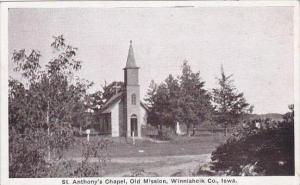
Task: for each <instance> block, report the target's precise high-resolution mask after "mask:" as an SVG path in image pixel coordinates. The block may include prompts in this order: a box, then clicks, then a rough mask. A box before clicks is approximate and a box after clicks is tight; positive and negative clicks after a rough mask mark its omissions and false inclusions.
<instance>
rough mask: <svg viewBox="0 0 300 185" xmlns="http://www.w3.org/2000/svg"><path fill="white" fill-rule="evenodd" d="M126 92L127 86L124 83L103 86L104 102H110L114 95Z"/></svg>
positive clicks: (115, 82)
mask: <svg viewBox="0 0 300 185" xmlns="http://www.w3.org/2000/svg"><path fill="white" fill-rule="evenodd" d="M124 91H125V85H124V82H117V81H114V82H111V83H110V84H108V85H106V83H105V85H104V86H103V93H102V94H103V99H104V101H107V100H109V99H110V98H111V97H113V95H115V94H117V93H119V92H124Z"/></svg>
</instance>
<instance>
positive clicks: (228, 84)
mask: <svg viewBox="0 0 300 185" xmlns="http://www.w3.org/2000/svg"><path fill="white" fill-rule="evenodd" d="M231 78H232V75H229V76H226V75H225V72H224V69H223V66H221V77H220V78H218V79H217V81H218V85H219V87H218V88H215V89H213V102H214V103H215V105H216V111H217V113H216V122H217V123H219V124H221V125H223V127H224V129H225V131H224V134H225V135H226V134H227V127H228V126H232V125H236V124H237V123H238V121H239V119H240V118H241V116H242V115H243V114H245V113H246V112H249V110H250V111H253V106H250V107H249V104H248V103H247V102H246V99H245V98H244V94H243V93H238V92H237V89H236V88H235V86H234V85H233V80H232V79H231ZM249 108H250V109H249Z"/></svg>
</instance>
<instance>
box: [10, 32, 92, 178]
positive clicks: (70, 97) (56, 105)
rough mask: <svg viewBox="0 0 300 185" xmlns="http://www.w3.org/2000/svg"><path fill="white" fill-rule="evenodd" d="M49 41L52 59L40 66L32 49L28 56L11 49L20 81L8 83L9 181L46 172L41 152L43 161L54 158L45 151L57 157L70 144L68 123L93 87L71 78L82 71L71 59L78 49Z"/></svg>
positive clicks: (56, 40) (60, 38) (60, 41)
mask: <svg viewBox="0 0 300 185" xmlns="http://www.w3.org/2000/svg"><path fill="white" fill-rule="evenodd" d="M53 38H54V41H53V43H52V44H51V47H52V48H53V49H54V51H55V53H56V56H55V57H54V58H53V59H51V60H50V61H49V62H48V63H47V64H46V65H45V66H41V65H40V58H41V54H40V52H39V51H37V50H32V51H31V52H30V54H29V55H28V54H27V52H26V51H25V49H22V50H18V51H16V50H15V51H14V52H13V55H12V62H13V63H14V64H15V65H16V67H15V71H16V72H17V73H19V74H21V76H22V79H21V81H18V80H16V79H13V78H12V77H11V78H10V80H9V129H10V130H9V137H10V141H11V143H10V145H9V146H10V154H9V158H10V160H11V161H12V162H11V163H10V176H11V177H33V176H43V175H44V174H47V172H45V170H47V169H48V168H46V166H45V165H46V164H47V161H45V151H48V159H50V158H51V159H54V156H50V155H49V154H50V152H49V151H51V153H52V154H57V157H58V158H61V157H62V150H63V149H65V148H67V147H69V146H70V145H71V144H72V140H73V137H72V136H73V129H72V127H71V123H72V121H73V120H74V119H75V117H76V116H78V115H81V114H82V113H83V112H84V111H85V110H84V97H85V96H86V90H87V89H88V88H89V87H90V86H91V85H92V83H90V82H88V81H85V80H81V79H77V80H76V79H74V76H75V72H77V71H78V70H79V69H80V68H81V61H80V60H78V59H77V58H76V52H77V48H75V47H72V46H71V45H68V44H66V42H65V39H64V37H63V36H62V35H60V36H57V37H53ZM78 121H84V120H82V119H79V120H78ZM35 136H39V137H35ZM29 142H30V143H29ZM20 145H22V147H20V148H16V147H15V146H20ZM31 145H33V146H31ZM27 155H30V156H35V157H34V159H32V160H37V161H35V162H37V163H38V164H39V165H35V164H36V163H34V161H31V160H29V159H30V158H26V156H27ZM16 158H17V159H18V160H14V159H16ZM28 160H29V161H28ZM23 163H24V164H26V165H25V166H23V165H22V164H23ZM20 165H21V166H23V168H20ZM42 172H43V174H41V173H42Z"/></svg>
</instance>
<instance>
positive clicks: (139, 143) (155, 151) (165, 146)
mask: <svg viewBox="0 0 300 185" xmlns="http://www.w3.org/2000/svg"><path fill="white" fill-rule="evenodd" d="M83 139H86V138H84V137H82V138H77V142H78V143H79V141H80V140H83ZM92 139H99V138H97V137H91V140H92ZM108 139H110V140H111V141H112V143H111V144H110V145H109V147H108V150H109V153H110V156H111V157H112V158H115V157H149V156H180V155H201V154H207V153H211V151H212V150H213V149H215V147H216V146H218V145H219V144H221V143H222V142H224V140H225V139H224V136H223V135H222V134H214V135H211V134H206V135H200V136H194V137H187V136H177V137H174V138H172V140H170V141H168V142H163V143H155V142H152V141H150V140H147V139H138V140H136V141H135V144H133V143H132V139H130V138H127V139H125V138H108ZM81 151H82V146H81V145H79V144H75V145H74V147H73V148H70V149H69V150H68V151H66V152H65V153H64V156H65V158H74V157H81Z"/></svg>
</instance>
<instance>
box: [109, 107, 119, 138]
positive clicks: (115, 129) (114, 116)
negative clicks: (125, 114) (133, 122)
mask: <svg viewBox="0 0 300 185" xmlns="http://www.w3.org/2000/svg"><path fill="white" fill-rule="evenodd" d="M119 103H120V101H118V102H117V103H115V104H114V106H113V107H112V108H111V136H112V137H119V136H120V133H119V126H120V124H119Z"/></svg>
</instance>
